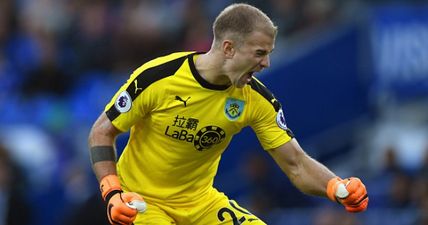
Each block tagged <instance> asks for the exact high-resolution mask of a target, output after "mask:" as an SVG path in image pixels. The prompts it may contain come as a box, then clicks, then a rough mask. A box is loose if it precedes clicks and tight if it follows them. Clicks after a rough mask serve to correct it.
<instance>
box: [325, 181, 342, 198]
mask: <svg viewBox="0 0 428 225" xmlns="http://www.w3.org/2000/svg"><path fill="white" fill-rule="evenodd" d="M340 181H342V179H340V177H333V178H331V179H330V180H329V181H328V183H327V197H328V198H329V199H330V200H331V201H333V202H338V201H337V198H336V190H337V185H338V184H339V183H340Z"/></svg>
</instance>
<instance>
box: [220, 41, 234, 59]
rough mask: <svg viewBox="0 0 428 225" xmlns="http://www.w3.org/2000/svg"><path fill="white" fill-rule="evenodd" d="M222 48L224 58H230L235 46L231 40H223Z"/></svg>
mask: <svg viewBox="0 0 428 225" xmlns="http://www.w3.org/2000/svg"><path fill="white" fill-rule="evenodd" d="M222 48H223V54H224V56H225V57H226V58H232V57H233V56H234V55H235V46H234V44H233V41H232V40H224V41H223V45H222Z"/></svg>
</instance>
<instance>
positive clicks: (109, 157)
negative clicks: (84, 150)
mask: <svg viewBox="0 0 428 225" xmlns="http://www.w3.org/2000/svg"><path fill="white" fill-rule="evenodd" d="M118 133H119V131H118V130H116V129H115V128H114V127H113V126H112V125H111V123H110V121H109V120H108V118H107V117H106V116H105V115H104V114H102V115H101V116H100V117H99V118H98V120H97V121H96V122H95V124H94V126H93V127H92V129H91V132H90V135H89V140H88V142H89V154H90V158H91V164H92V169H93V171H94V173H95V175H96V177H97V179H98V181H100V180H101V178H103V177H105V176H107V175H110V174H116V149H115V138H116V136H117V134H118Z"/></svg>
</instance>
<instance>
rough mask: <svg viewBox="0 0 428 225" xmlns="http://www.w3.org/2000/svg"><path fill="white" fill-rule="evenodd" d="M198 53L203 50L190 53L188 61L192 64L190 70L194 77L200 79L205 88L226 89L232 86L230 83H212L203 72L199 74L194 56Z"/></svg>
mask: <svg viewBox="0 0 428 225" xmlns="http://www.w3.org/2000/svg"><path fill="white" fill-rule="evenodd" d="M197 54H203V52H195V53H193V54H190V55H189V56H188V61H189V66H190V71H192V74H193V77H194V78H195V79H196V81H198V83H199V84H200V85H201V86H202V87H204V88H208V89H211V90H220V91H223V90H226V89H228V88H229V87H230V85H218V84H211V83H209V82H208V81H206V80H205V79H204V78H203V77H202V76H201V74H199V72H198V70H196V66H195V61H194V56H195V55H197Z"/></svg>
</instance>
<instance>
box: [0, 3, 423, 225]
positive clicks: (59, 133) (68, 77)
mask: <svg viewBox="0 0 428 225" xmlns="http://www.w3.org/2000/svg"><path fill="white" fill-rule="evenodd" d="M232 2H234V1H230V0H206V1H202V0H199V1H198V0H157V1H151V0H140V1H137V0H127V1H117V0H116V1H115V0H93V1H82V0H74V1H72V0H1V1H0V90H1V91H0V103H1V104H0V115H1V116H0V128H1V129H0V146H1V147H0V225H17V224H20V225H46V224H49V225H74V224H79V225H83V224H92V225H93V224H101V223H100V222H98V221H102V217H103V216H104V209H103V208H102V206H101V205H100V202H101V200H100V198H99V193H98V184H97V182H96V180H95V177H94V175H93V174H92V172H91V169H90V163H89V156H88V152H87V151H88V149H87V136H88V133H89V129H90V126H91V125H92V123H93V122H94V120H95V119H96V117H97V116H98V115H99V113H100V112H101V111H102V110H103V107H104V105H105V104H106V103H107V101H108V100H109V99H110V98H111V97H112V95H113V94H114V92H115V91H116V90H117V88H119V86H120V85H121V84H122V83H123V82H124V81H125V80H126V79H127V77H128V75H129V74H130V73H131V72H132V70H133V69H135V68H137V67H138V66H139V65H140V64H142V63H144V62H145V61H146V60H148V59H150V58H153V57H156V56H160V55H164V54H167V53H170V52H173V51H188V50H197V51H206V50H208V49H209V44H210V41H211V23H212V21H213V19H214V17H215V15H216V14H217V13H218V12H219V11H220V10H221V9H222V8H223V7H224V6H226V5H227V4H230V3H232ZM246 2H248V3H251V4H253V5H255V6H257V7H259V8H261V9H262V10H264V11H265V12H267V14H268V15H269V16H271V17H272V19H273V20H274V21H275V22H276V23H277V25H278V26H279V36H278V40H277V44H276V49H275V51H274V53H273V55H272V67H271V68H270V69H268V70H266V71H265V72H263V73H262V74H261V76H260V79H261V80H262V81H264V82H265V84H266V85H267V86H268V87H269V88H270V89H271V90H272V91H273V92H274V93H275V95H276V97H277V98H278V99H280V101H281V102H282V103H283V105H284V110H285V114H286V119H287V123H288V126H289V127H291V128H292V129H293V131H294V133H295V134H296V136H297V138H298V140H299V141H300V142H301V144H302V145H303V147H304V148H305V150H306V151H307V152H308V153H309V154H310V155H312V156H313V157H314V158H316V159H318V160H320V161H321V162H323V163H325V164H326V165H328V166H329V167H330V168H331V169H332V170H334V171H335V172H336V173H337V174H338V175H340V176H343V177H346V176H351V175H352V176H358V177H361V178H362V179H363V180H364V181H365V182H366V184H367V188H368V191H369V195H370V205H369V209H368V211H367V212H365V213H361V214H356V215H354V214H348V213H345V212H344V210H343V209H342V208H341V207H340V206H338V205H336V204H333V203H331V202H328V201H327V200H325V199H321V198H313V197H307V196H305V195H303V194H301V193H299V192H298V191H297V190H296V189H295V188H294V187H293V186H292V185H291V184H290V183H289V181H288V180H287V178H286V177H285V175H283V174H282V173H281V172H280V170H279V168H277V167H276V166H275V165H274V163H273V161H272V160H271V159H270V158H269V157H268V154H266V153H265V152H263V150H262V149H261V147H260V146H259V145H258V142H257V140H256V138H255V136H254V134H253V133H252V131H251V130H249V129H248V130H244V131H243V133H241V134H240V135H238V136H237V137H236V138H235V140H234V142H233V143H232V144H231V146H230V148H229V149H228V150H227V151H226V153H225V154H224V156H223V159H222V163H221V167H220V169H219V174H218V176H217V178H216V179H217V180H216V186H217V187H219V188H220V189H221V190H223V191H224V192H226V193H227V194H228V195H229V196H230V197H232V198H234V199H236V200H238V201H239V202H240V203H241V205H243V206H245V207H247V208H248V209H251V210H252V211H253V212H254V213H256V214H257V215H259V216H260V217H262V218H263V219H265V220H266V222H268V224H270V225H283V224H289V225H308V224H313V225H379V224H390V225H426V224H428V126H427V125H428V2H427V1H422V0H420V1H417V0H403V1H387V0H383V1H382V0H349V1H340V0H248V1H246ZM126 139H127V136H126V135H123V136H121V137H120V138H119V139H118V147H119V149H120V148H121V147H123V146H124V144H125V143H126ZM100 217H101V218H100Z"/></svg>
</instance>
